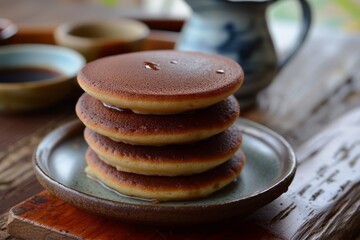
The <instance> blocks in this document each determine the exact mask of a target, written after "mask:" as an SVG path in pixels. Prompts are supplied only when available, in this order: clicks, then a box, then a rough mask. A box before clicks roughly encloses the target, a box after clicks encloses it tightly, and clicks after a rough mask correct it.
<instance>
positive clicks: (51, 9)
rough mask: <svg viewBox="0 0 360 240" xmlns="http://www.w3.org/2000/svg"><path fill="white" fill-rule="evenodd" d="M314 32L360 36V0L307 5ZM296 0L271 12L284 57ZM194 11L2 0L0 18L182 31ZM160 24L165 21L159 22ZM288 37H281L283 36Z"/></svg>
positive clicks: (108, 0) (165, 5)
mask: <svg viewBox="0 0 360 240" xmlns="http://www.w3.org/2000/svg"><path fill="white" fill-rule="evenodd" d="M308 2H309V3H310V4H311V7H312V11H313V19H314V21H313V24H312V31H318V30H319V29H320V30H326V31H342V32H346V33H351V34H353V33H358V32H359V31H360V0H309V1H308ZM297 5H298V4H297V2H296V1H295V0H282V1H281V0H279V1H278V2H277V3H275V4H272V5H271V7H270V8H269V9H268V12H267V13H268V19H270V21H269V25H270V31H271V32H272V34H273V38H274V44H275V47H276V48H277V49H278V51H279V52H280V53H281V52H282V51H283V49H287V47H288V45H290V44H291V43H292V42H293V40H294V39H295V38H296V34H297V31H298V27H299V26H298V24H297V23H298V22H299V19H300V12H299V7H298V6H297ZM190 14H191V9H190V8H189V7H188V5H187V4H186V3H184V2H183V0H30V1H29V0H16V1H13V0H1V1H0V17H3V18H8V19H10V20H12V21H13V22H14V23H15V24H17V25H18V26H19V27H20V29H21V28H22V29H24V28H25V29H29V28H34V27H35V28H37V30H39V31H40V30H41V29H46V28H48V29H49V28H54V27H55V26H57V25H59V24H60V23H62V22H65V21H72V20H74V21H75V20H76V21H78V20H84V21H85V20H96V19H114V18H117V17H131V18H136V19H140V20H144V21H146V22H147V23H148V24H149V25H150V27H151V28H152V29H156V28H158V29H162V30H169V31H175V32H177V31H180V29H181V26H182V23H183V21H185V20H186V19H187V18H188V17H189V16H190ZM158 20H165V21H163V22H161V23H159V22H158ZM284 35H285V36H286V37H283V36H284Z"/></svg>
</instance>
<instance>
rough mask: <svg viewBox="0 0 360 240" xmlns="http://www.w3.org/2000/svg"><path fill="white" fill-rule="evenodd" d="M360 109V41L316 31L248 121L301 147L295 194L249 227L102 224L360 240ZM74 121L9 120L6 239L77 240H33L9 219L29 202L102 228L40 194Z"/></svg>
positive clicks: (132, 231) (63, 117) (1, 204)
mask: <svg viewBox="0 0 360 240" xmlns="http://www.w3.org/2000/svg"><path fill="white" fill-rule="evenodd" d="M40 2H41V1H40ZM0 8H1V7H0ZM21 21H24V20H21ZM28 29H29V28H27V27H26V28H23V29H22V30H21V32H20V35H19V36H21V34H22V37H24V36H25V38H26V39H32V41H33V40H34V41H38V40H41V41H51V34H49V28H46V30H44V31H38V32H36V34H37V35H36V36H37V37H36V36H34V34H33V33H34V32H33V29H32V30H31V31H29V30H28ZM50 29H51V28H50ZM39 34H40V35H39ZM39 36H41V37H40V38H39ZM176 36H177V34H176V33H167V32H162V31H160V32H157V31H153V32H152V35H151V36H150V37H149V39H148V41H147V43H146V44H145V46H144V48H145V49H150V48H171V47H172V46H173V42H174V41H175V40H176ZM29 37H30V38H29ZM32 37H33V38H32ZM44 37H45V38H44ZM16 41H20V42H21V41H22V39H21V37H20V38H18V39H17V40H16ZM359 103H360V37H359V36H357V35H348V34H344V33H333V32H325V33H324V32H320V31H313V32H312V34H311V36H310V37H309V38H308V40H307V42H306V44H305V46H304V47H303V49H302V50H301V51H300V53H299V54H298V55H297V56H296V58H295V59H293V61H292V62H291V63H290V64H289V65H288V66H286V68H285V69H283V71H282V72H281V73H280V74H279V75H278V76H277V77H276V79H275V80H274V82H273V84H272V85H271V86H270V87H268V88H267V89H266V90H265V91H264V92H263V93H261V95H260V96H259V104H258V106H257V107H256V108H254V109H250V110H246V111H242V114H241V115H242V117H244V118H248V119H251V120H254V121H257V122H259V123H261V124H263V125H266V126H268V127H270V128H272V129H274V130H275V131H277V132H278V133H280V134H281V135H283V136H284V137H285V138H286V139H287V140H288V141H289V142H290V143H291V144H292V146H293V147H294V149H295V151H296V154H297V157H298V170H297V173H296V176H295V179H294V181H293V183H292V184H291V186H290V188H289V190H288V192H286V193H285V194H283V195H282V196H281V197H279V198H278V199H276V200H275V201H273V202H272V203H270V204H269V205H267V206H265V207H263V208H261V209H259V210H258V211H256V212H255V213H253V214H251V215H250V216H248V217H247V218H245V219H239V220H237V221H233V222H230V223H226V224H220V225H219V226H216V225H214V226H211V227H209V226H205V227H199V228H182V229H177V228H157V227H141V226H136V225H131V224H125V223H121V222H115V223H114V222H111V223H109V220H108V219H103V218H98V219H97V221H98V222H101V223H104V224H108V226H109V231H110V230H111V231H119V232H121V234H123V235H121V236H126V239H184V238H186V239H225V238H227V239H239V238H241V237H243V239H356V238H358V239H360V237H359V234H360V209H359V206H360V108H359V107H358V106H359ZM74 118H75V113H74V101H69V102H68V103H67V104H64V105H63V106H57V107H54V108H52V109H48V110H45V111H41V112H37V113H32V114H13V115H6V114H1V115H0V133H1V134H0V214H1V217H0V239H13V238H14V236H15V237H29V238H30V239H31V236H33V238H32V239H39V237H43V238H46V237H48V238H49V239H63V238H64V237H65V236H67V237H71V236H72V235H71V234H73V232H72V230H71V228H70V229H63V231H62V232H61V231H60V232H55V233H54V232H49V230H48V229H46V228H42V227H41V226H37V227H38V228H36V230H35V231H33V232H31V231H30V230H28V227H29V226H28V225H26V224H25V225H24V224H23V222H21V221H19V219H16V218H13V217H12V216H11V217H10V219H8V216H9V214H8V213H9V210H10V208H11V207H12V206H14V205H16V204H18V203H20V202H21V201H24V200H26V199H28V198H30V200H27V201H26V202H25V203H24V204H25V205H22V206H27V207H29V208H33V209H35V208H36V207H38V209H37V210H36V209H35V210H36V211H38V212H41V211H42V210H43V209H42V208H41V206H42V205H41V204H43V202H44V201H43V200H44V199H47V200H48V201H52V203H53V204H55V205H54V206H56V207H59V208H64V209H68V210H69V211H70V212H71V213H73V214H79V216H82V217H83V219H89V218H90V219H94V218H96V217H94V216H90V215H87V213H83V212H78V210H77V209H75V208H71V207H69V206H68V205H67V204H66V203H64V202H62V201H61V200H58V199H55V198H54V197H52V196H51V195H49V194H48V193H47V192H41V191H42V187H41V186H40V185H39V183H38V182H37V180H36V179H35V176H34V173H33V171H32V165H31V159H32V154H33V150H34V148H35V147H36V146H37V144H38V143H39V142H40V141H41V139H42V138H43V137H44V136H45V135H46V134H47V133H48V132H50V131H51V130H53V129H54V128H56V127H57V126H60V125H62V124H63V123H65V122H68V121H70V120H72V119H74ZM39 192H41V193H39ZM39 206H40V207H39ZM44 206H45V205H44ZM35 210H34V211H35ZM47 210H49V209H47ZM50 210H51V209H50ZM18 213H19V212H15V213H14V212H12V215H13V216H16V215H17V214H18ZM38 217H39V216H38ZM84 221H85V220H84ZM115 229H116V230H115ZM89 231H90V230H89ZM9 232H11V233H12V235H10V234H9ZM30 232H31V234H33V235H31V234H29V233H30ZM75 232H76V231H75ZM82 234H84V235H83V236H86V237H88V238H100V236H101V237H104V236H105V235H104V234H100V233H89V232H86V227H84V228H83V229H82ZM34 236H35V237H34ZM119 236H120V235H119ZM124 238H125V237H124ZM103 239H106V238H105V237H104V238H103Z"/></svg>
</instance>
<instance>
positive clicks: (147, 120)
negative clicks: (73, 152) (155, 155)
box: [76, 93, 240, 136]
mask: <svg viewBox="0 0 360 240" xmlns="http://www.w3.org/2000/svg"><path fill="white" fill-rule="evenodd" d="M76 113H77V115H78V116H79V118H80V120H81V121H83V122H89V123H91V125H93V126H95V127H99V128H104V129H108V130H110V131H112V132H117V133H120V134H121V133H126V134H129V135H144V136H146V135H153V134H154V135H156V134H176V133H183V132H192V131H195V130H203V129H214V128H215V129H216V128H220V127H223V126H227V125H230V124H232V123H233V122H234V121H235V120H236V119H237V118H238V116H239V114H240V108H239V103H238V102H237V100H236V99H235V97H233V96H230V97H228V98H227V99H225V100H223V101H221V102H219V103H217V104H215V105H212V106H210V107H208V108H205V109H200V110H197V111H192V112H188V113H180V114H176V115H141V114H136V113H133V112H132V111H130V110H121V111H119V110H116V109H113V108H109V107H105V106H104V105H103V103H102V102H100V101H99V100H97V99H95V98H93V97H91V96H90V95H88V94H86V93H84V94H83V95H82V96H81V97H80V98H79V100H78V102H77V104H76ZM85 125H86V124H85Z"/></svg>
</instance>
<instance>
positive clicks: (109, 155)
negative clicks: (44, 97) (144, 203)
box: [76, 50, 245, 201]
mask: <svg viewBox="0 0 360 240" xmlns="http://www.w3.org/2000/svg"><path fill="white" fill-rule="evenodd" d="M242 81H243V71H242V69H241V67H240V66H239V65H238V64H237V63H236V62H235V61H233V60H231V59H229V58H226V57H222V56H218V55H209V54H203V53H194V52H180V51H172V50H167V51H146V52H138V53H130V54H123V55H117V56H112V57H106V58H102V59H99V60H96V61H93V62H91V63H88V64H87V65H86V66H85V67H84V68H83V69H82V70H81V71H80V72H79V74H78V82H79V84H80V86H81V87H82V88H83V89H84V91H85V93H84V94H83V95H82V96H81V97H80V99H79V100H78V103H77V105H76V113H77V115H78V117H79V118H80V120H81V121H82V122H83V123H84V124H85V126H86V128H85V131H84V137H85V140H86V142H87V143H88V145H89V148H88V150H87V152H86V162H87V167H86V169H85V171H86V173H87V174H88V175H90V176H92V177H95V178H96V179H99V180H100V181H101V182H103V183H104V184H105V185H107V186H108V187H110V188H112V189H115V190H117V191H118V192H120V193H122V194H125V195H129V196H135V197H140V198H147V199H156V200H158V201H171V200H187V199H195V198H201V197H205V196H208V195H210V194H211V193H213V192H215V191H217V190H219V189H221V188H223V187H225V186H226V185H228V184H229V183H231V182H232V181H233V180H234V179H236V177H237V176H238V175H239V173H240V172H241V170H242V168H243V166H244V164H245V156H244V154H243V153H242V152H241V150H239V147H240V145H241V143H242V135H241V132H240V130H239V129H238V128H237V127H236V126H235V125H233V123H234V122H235V120H236V119H237V118H238V116H239V114H240V108H239V104H238V102H237V100H236V99H235V98H234V97H233V96H232V94H233V93H234V92H235V91H236V90H237V89H238V88H239V87H240V86H241V84H242Z"/></svg>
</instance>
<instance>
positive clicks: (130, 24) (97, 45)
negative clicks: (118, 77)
mask: <svg viewBox="0 0 360 240" xmlns="http://www.w3.org/2000/svg"><path fill="white" fill-rule="evenodd" d="M148 35H149V28H148V27H147V26H146V25H145V24H144V23H142V22H140V21H137V20H132V19H124V18H122V19H116V20H104V21H94V22H71V23H64V24H61V25H60V26H58V27H57V28H56V30H55V32H54V38H55V41H56V43H57V44H58V45H61V46H65V47H69V48H72V49H75V50H76V51H78V52H80V53H81V54H82V55H83V56H84V57H85V58H86V60H87V61H92V60H94V59H97V58H101V57H105V56H109V55H115V54H121V53H127V52H134V51H139V50H140V48H141V46H142V43H143V41H144V40H145V38H146V37H147V36H148Z"/></svg>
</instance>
